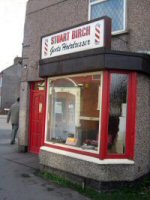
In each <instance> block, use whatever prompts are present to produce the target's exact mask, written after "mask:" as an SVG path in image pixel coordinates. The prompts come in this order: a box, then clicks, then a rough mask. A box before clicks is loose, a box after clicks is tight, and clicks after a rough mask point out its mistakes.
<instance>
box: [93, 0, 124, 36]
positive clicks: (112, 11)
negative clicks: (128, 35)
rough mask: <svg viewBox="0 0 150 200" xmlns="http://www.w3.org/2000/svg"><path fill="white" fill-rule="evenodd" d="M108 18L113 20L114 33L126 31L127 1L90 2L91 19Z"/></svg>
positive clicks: (104, 0)
mask: <svg viewBox="0 0 150 200" xmlns="http://www.w3.org/2000/svg"><path fill="white" fill-rule="evenodd" d="M103 16H108V17H110V18H111V19H112V32H113V33H117V32H122V31H125V29H126V0H90V3H89V19H90V20H91V19H96V18H98V17H103Z"/></svg>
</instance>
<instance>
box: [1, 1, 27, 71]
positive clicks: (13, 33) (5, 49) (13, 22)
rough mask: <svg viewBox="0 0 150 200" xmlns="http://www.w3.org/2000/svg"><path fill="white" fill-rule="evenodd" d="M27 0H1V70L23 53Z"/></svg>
mask: <svg viewBox="0 0 150 200" xmlns="http://www.w3.org/2000/svg"><path fill="white" fill-rule="evenodd" d="M26 2H27V0H0V72H1V71H2V70H3V69H5V68H7V67H9V66H10V65H12V64H13V60H14V58H15V57H16V56H21V54H22V42H23V31H24V20H25V9H26Z"/></svg>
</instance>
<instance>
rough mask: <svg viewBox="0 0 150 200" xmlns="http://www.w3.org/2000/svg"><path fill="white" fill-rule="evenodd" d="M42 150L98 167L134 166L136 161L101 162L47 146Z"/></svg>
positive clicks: (107, 160) (106, 160) (116, 160)
mask: <svg viewBox="0 0 150 200" xmlns="http://www.w3.org/2000/svg"><path fill="white" fill-rule="evenodd" d="M40 150H43V151H47V152H51V153H55V154H59V155H63V156H68V157H71V158H75V159H79V160H83V161H87V162H92V163H95V164H98V165H117V164H123V165H133V164H134V161H133V160H129V159H104V160H99V159H97V158H94V157H90V156H84V155H81V154H76V153H72V152H66V151H63V150H59V149H53V148H49V147H45V146H42V147H41V148H40Z"/></svg>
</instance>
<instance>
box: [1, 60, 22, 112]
mask: <svg viewBox="0 0 150 200" xmlns="http://www.w3.org/2000/svg"><path fill="white" fill-rule="evenodd" d="M21 66H22V58H21V57H16V58H15V59H14V63H13V65H11V66H10V67H8V68H6V69H5V70H3V71H1V72H0V112H1V113H5V111H6V112H7V110H8V109H9V108H10V106H11V105H12V104H13V103H14V102H15V101H16V99H17V97H18V96H19V95H20V81H21Z"/></svg>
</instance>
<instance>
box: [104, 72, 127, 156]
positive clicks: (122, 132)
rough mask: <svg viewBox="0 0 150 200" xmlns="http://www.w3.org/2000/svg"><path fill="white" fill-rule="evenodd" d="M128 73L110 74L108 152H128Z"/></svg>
mask: <svg viewBox="0 0 150 200" xmlns="http://www.w3.org/2000/svg"><path fill="white" fill-rule="evenodd" d="M127 99H128V74H115V73H112V74H111V76H110V110H109V119H108V153H109V154H125V153H126V121H127Z"/></svg>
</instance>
